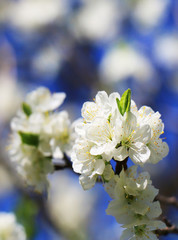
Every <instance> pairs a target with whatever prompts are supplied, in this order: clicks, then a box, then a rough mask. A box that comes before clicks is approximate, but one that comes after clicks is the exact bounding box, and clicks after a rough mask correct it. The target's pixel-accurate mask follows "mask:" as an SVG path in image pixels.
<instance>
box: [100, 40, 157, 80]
mask: <svg viewBox="0 0 178 240" xmlns="http://www.w3.org/2000/svg"><path fill="white" fill-rule="evenodd" d="M100 74H101V79H102V80H103V81H104V82H106V83H112V82H119V81H122V80H125V79H127V78H129V77H133V78H134V79H135V80H136V81H140V82H145V81H148V80H150V79H151V77H152V76H153V75H154V69H153V67H152V65H151V63H150V61H149V59H148V58H146V56H144V55H142V53H141V52H139V51H136V50H135V49H134V48H132V47H130V46H127V45H126V46H121V45H118V46H117V47H114V48H112V49H110V51H108V52H107V53H106V54H105V56H104V58H103V60H102V62H101V65H100Z"/></svg>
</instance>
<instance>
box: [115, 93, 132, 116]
mask: <svg viewBox="0 0 178 240" xmlns="http://www.w3.org/2000/svg"><path fill="white" fill-rule="evenodd" d="M116 102H117V106H118V109H119V111H120V113H121V115H122V116H123V115H124V113H125V112H129V111H130V105H131V90H130V89H127V90H126V91H125V92H124V93H123V95H122V97H121V99H120V100H119V99H118V98H116Z"/></svg>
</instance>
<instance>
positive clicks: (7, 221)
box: [0, 212, 26, 240]
mask: <svg viewBox="0 0 178 240" xmlns="http://www.w3.org/2000/svg"><path fill="white" fill-rule="evenodd" d="M0 239H2V240H17V239H18V240H26V234H25V230H24V228H23V227H22V226H21V225H20V224H18V223H17V222H16V218H15V215H14V214H13V213H3V212H1V213H0Z"/></svg>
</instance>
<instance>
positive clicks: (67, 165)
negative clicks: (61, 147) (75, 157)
mask: <svg viewBox="0 0 178 240" xmlns="http://www.w3.org/2000/svg"><path fill="white" fill-rule="evenodd" d="M63 160H64V162H65V164H64V165H61V164H60V165H59V164H56V163H54V170H55V171H58V170H63V169H66V168H68V169H73V168H72V162H71V161H70V159H69V158H68V157H67V155H66V154H64V158H63Z"/></svg>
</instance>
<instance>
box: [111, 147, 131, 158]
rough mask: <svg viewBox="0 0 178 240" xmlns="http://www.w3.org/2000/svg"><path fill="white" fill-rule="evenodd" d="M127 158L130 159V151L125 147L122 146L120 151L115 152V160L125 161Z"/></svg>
mask: <svg viewBox="0 0 178 240" xmlns="http://www.w3.org/2000/svg"><path fill="white" fill-rule="evenodd" d="M126 157H128V151H127V148H126V147H125V146H121V147H119V148H118V149H115V150H114V159H115V160H117V161H123V160H124V159H125V158H126Z"/></svg>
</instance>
